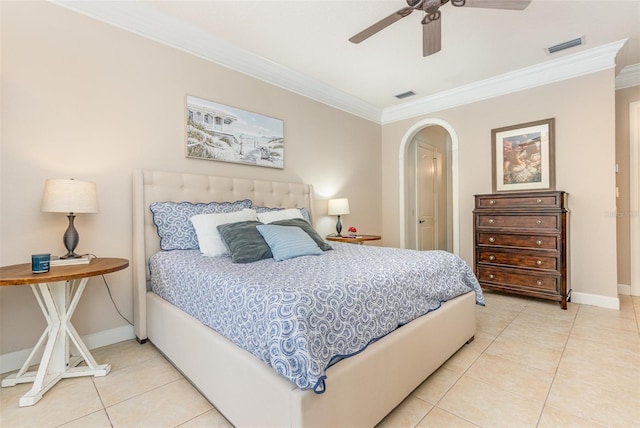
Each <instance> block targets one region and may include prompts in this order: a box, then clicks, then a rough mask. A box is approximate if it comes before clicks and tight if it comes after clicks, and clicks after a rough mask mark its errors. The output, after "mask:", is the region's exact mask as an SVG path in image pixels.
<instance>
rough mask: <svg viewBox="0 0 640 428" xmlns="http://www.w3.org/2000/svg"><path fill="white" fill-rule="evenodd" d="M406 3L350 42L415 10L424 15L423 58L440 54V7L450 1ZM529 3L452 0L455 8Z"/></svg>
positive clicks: (525, 2) (526, 3)
mask: <svg viewBox="0 0 640 428" xmlns="http://www.w3.org/2000/svg"><path fill="white" fill-rule="evenodd" d="M406 2H407V6H405V7H403V8H402V9H399V10H397V11H395V12H394V13H392V14H391V15H389V16H387V17H386V18H383V19H381V20H380V21H378V22H376V23H375V24H373V25H371V26H369V27H367V28H365V29H364V30H362V31H361V32H359V33H358V34H356V35H355V36H353V37H351V38H350V39H349V41H350V42H352V43H360V42H362V41H364V40H366V39H368V38H369V37H371V36H373V35H374V34H376V33H377V32H379V31H381V30H384V29H385V28H387V27H388V26H390V25H391V24H393V23H394V22H396V21H399V20H400V19H402V18H405V17H407V16H409V15H411V13H413V11H414V10H421V11H422V12H423V13H424V17H423V18H422V56H429V55H433V54H434V53H436V52H439V51H440V49H441V48H442V27H441V25H442V14H441V13H440V6H443V5H445V4H446V3H449V0H406ZM529 3H531V0H451V4H452V5H453V6H455V7H479V8H486V9H508V10H524V9H526V7H527V6H529Z"/></svg>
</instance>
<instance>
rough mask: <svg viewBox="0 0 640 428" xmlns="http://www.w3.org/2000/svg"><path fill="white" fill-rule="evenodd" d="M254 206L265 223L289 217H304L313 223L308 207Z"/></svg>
mask: <svg viewBox="0 0 640 428" xmlns="http://www.w3.org/2000/svg"><path fill="white" fill-rule="evenodd" d="M252 208H253V209H254V210H256V212H257V213H258V218H259V219H260V218H261V217H262V219H261V220H260V221H261V222H263V223H271V222H273V221H276V220H284V219H288V218H303V219H305V220H307V222H309V223H311V216H310V215H309V210H308V209H306V208H271V207H252ZM278 211H279V212H278ZM265 213H268V214H265ZM272 213H273V214H272ZM261 214H262V215H261ZM298 214H300V215H298ZM265 220H268V221H265Z"/></svg>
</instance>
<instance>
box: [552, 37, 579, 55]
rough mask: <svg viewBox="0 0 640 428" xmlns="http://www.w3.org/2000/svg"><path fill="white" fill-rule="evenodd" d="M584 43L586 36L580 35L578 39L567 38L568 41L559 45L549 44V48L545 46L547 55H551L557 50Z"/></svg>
mask: <svg viewBox="0 0 640 428" xmlns="http://www.w3.org/2000/svg"><path fill="white" fill-rule="evenodd" d="M583 44H584V36H582V37H578V38H577V39H573V40H567V41H566V42H562V43H558V44H557V45H553V46H549V47H548V48H544V50H545V52H546V53H547V55H551V54H553V53H556V52H560V51H563V50H565V49H569V48H572V47H574V46H580V45H583Z"/></svg>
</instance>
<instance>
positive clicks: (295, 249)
mask: <svg viewBox="0 0 640 428" xmlns="http://www.w3.org/2000/svg"><path fill="white" fill-rule="evenodd" d="M256 229H258V232H260V234H261V235H262V237H263V238H264V240H265V241H267V245H269V248H270V249H271V254H273V259H274V260H276V261H282V260H287V259H292V258H294V257H300V256H319V255H320V254H324V252H323V251H322V250H321V249H320V247H318V245H317V244H316V243H315V241H314V240H313V239H312V238H311V237H310V236H309V235H307V232H305V231H304V230H302V229H300V228H299V227H297V226H278V225H273V224H263V225H259V226H256Z"/></svg>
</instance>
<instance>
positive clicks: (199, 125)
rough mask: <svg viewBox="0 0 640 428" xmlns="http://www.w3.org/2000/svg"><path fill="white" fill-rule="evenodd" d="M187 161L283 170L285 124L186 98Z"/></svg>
mask: <svg viewBox="0 0 640 428" xmlns="http://www.w3.org/2000/svg"><path fill="white" fill-rule="evenodd" d="M186 128H187V135H186V143H185V150H186V156H187V157H188V158H197V159H208V160H216V161H223V162H235V163H241V164H246V165H257V166H266V167H270V168H284V122H283V121H282V120H280V119H274V118H272V117H268V116H263V115H261V114H258V113H252V112H249V111H245V110H240V109H237V108H235V107H230V106H226V105H223V104H218V103H215V102H213V101H208V100H204V99H202V98H197V97H193V96H187V127H186Z"/></svg>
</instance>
